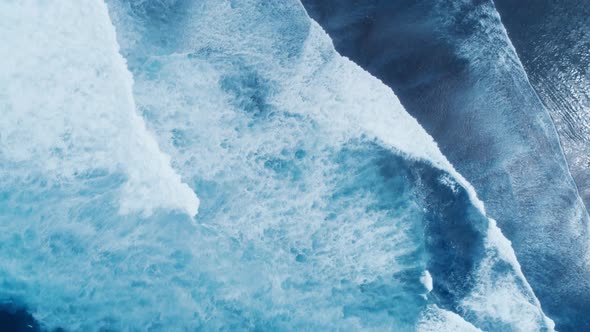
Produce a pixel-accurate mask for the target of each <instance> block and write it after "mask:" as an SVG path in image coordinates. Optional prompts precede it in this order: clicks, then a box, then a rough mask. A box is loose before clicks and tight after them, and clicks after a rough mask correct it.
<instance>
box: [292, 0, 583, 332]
mask: <svg viewBox="0 0 590 332" xmlns="http://www.w3.org/2000/svg"><path fill="white" fill-rule="evenodd" d="M303 3H304V5H305V6H306V9H307V10H308V12H309V13H310V15H311V16H312V17H313V18H315V19H316V20H318V22H319V23H320V24H321V25H322V27H323V28H324V29H326V31H327V32H328V33H329V34H330V36H331V37H332V38H333V40H334V43H335V46H336V49H337V50H338V51H339V52H340V53H342V54H343V55H345V56H348V57H350V58H351V59H352V60H353V61H355V62H356V63H358V64H359V65H361V66H362V67H363V68H365V69H366V70H367V71H369V72H370V73H372V74H373V75H375V76H376V77H378V78H380V79H382V80H383V81H384V82H385V83H386V84H387V85H389V86H390V87H392V88H393V89H394V91H395V92H396V93H397V95H398V96H399V97H400V100H401V102H402V104H403V105H404V106H405V107H406V109H407V110H408V112H409V113H410V114H412V115H413V116H415V117H416V118H417V120H418V121H419V122H420V124H421V125H422V126H424V128H425V129H426V130H427V131H428V132H429V134H431V135H432V136H433V137H434V138H435V140H436V141H437V142H438V144H439V146H440V148H441V150H442V151H443V153H444V154H445V155H446V156H447V157H448V158H449V160H450V161H451V162H452V163H453V164H454V165H455V167H456V168H457V170H458V171H459V172H460V173H462V174H463V175H465V177H466V178H467V179H468V180H469V181H470V182H471V183H473V185H474V187H475V188H476V189H477V191H478V193H479V194H480V196H481V197H482V198H483V200H484V201H485V202H486V206H487V208H488V212H489V214H490V216H492V217H493V218H495V219H496V220H497V221H498V224H499V226H500V227H501V229H502V231H503V232H504V233H505V234H506V236H507V237H508V238H509V239H510V240H511V241H512V245H513V247H514V249H515V251H516V254H517V257H518V259H519V261H520V263H521V264H522V267H523V271H524V274H525V275H526V276H527V279H528V280H529V281H530V282H531V285H532V286H533V288H534V289H535V292H536V293H537V295H538V296H539V298H540V300H541V303H542V304H543V307H544V308H545V309H546V312H548V313H549V315H550V316H551V317H553V318H555V319H556V322H557V328H558V329H559V330H584V329H588V327H589V324H590V320H589V316H588V315H587V313H588V312H590V296H589V295H590V281H589V280H590V278H588V276H589V275H590V266H589V262H590V260H589V247H588V246H589V244H588V240H587V239H588V235H589V234H588V232H589V229H588V214H587V212H586V210H585V207H584V204H583V202H582V201H581V199H580V197H579V195H578V192H577V189H576V186H575V184H574V182H573V180H572V178H571V176H570V174H569V170H568V165H567V163H566V161H565V159H564V157H563V153H562V151H561V148H560V145H559V139H558V136H557V135H556V133H555V129H554V126H553V123H552V121H551V119H550V117H549V115H548V112H547V111H546V109H545V108H544V106H543V104H542V103H541V101H540V100H539V99H538V97H537V95H536V94H535V92H534V90H533V89H532V88H531V86H530V84H529V81H528V79H527V76H526V73H525V72H524V69H523V67H522V65H521V63H520V60H519V59H518V57H517V55H516V53H515V51H514V49H513V47H512V45H511V43H510V41H509V39H508V37H507V35H506V33H505V30H504V27H503V26H502V24H501V22H500V18H499V15H498V13H497V12H496V10H495V7H494V4H493V3H492V2H491V1H453V2H452V3H451V2H448V3H447V2H441V1H430V0H422V1H378V0H375V1H367V2H364V3H363V4H358V3H357V2H356V1H315V0H304V1H303ZM523 6H525V5H523ZM529 7H531V8H532V7H536V4H535V6H529ZM560 22H561V21H560ZM520 23H521V22H518V23H515V24H520ZM523 38H526V39H528V40H529V41H531V42H532V41H533V40H536V39H534V38H532V37H530V36H528V35H527V36H526V37H523ZM555 38H560V37H558V36H557V35H555ZM574 52H575V51H574ZM555 56H558V55H557V54H556V55H555ZM570 114H571V112H570ZM581 123H582V122H580V124H581ZM558 127H559V126H558ZM587 146H588V145H586V147H587ZM567 150H568V148H567V147H566V153H567ZM575 153H579V151H578V152H575ZM584 155H585V154H584V153H580V154H577V156H582V158H583V156H584ZM574 174H576V173H575V172H574Z"/></svg>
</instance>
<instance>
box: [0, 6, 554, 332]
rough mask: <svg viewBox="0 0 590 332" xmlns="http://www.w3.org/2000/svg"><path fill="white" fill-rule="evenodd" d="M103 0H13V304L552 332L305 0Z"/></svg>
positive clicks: (52, 321) (8, 21)
mask: <svg viewBox="0 0 590 332" xmlns="http://www.w3.org/2000/svg"><path fill="white" fill-rule="evenodd" d="M108 6H109V8H108V9H109V13H110V18H109V15H108V14H107V9H106V7H105V5H104V3H102V2H101V1H99V0H84V1H76V2H71V3H59V4H57V3H52V4H49V3H43V4H41V3H39V2H36V1H24V2H5V3H3V4H2V5H0V9H1V10H0V13H1V14H0V15H1V18H2V19H1V20H0V22H2V23H0V31H1V32H0V33H1V34H2V35H1V36H2V40H5V39H6V40H9V41H10V42H11V44H10V46H11V47H10V48H4V49H3V50H2V52H3V53H2V58H3V61H2V64H1V66H2V72H3V73H4V72H6V73H9V76H8V79H2V80H1V81H0V84H1V86H2V91H3V92H2V95H0V97H1V99H0V101H1V102H2V104H1V107H2V108H1V110H2V112H3V114H2V115H3V116H2V119H1V120H0V128H2V132H1V133H2V136H1V137H0V139H1V140H0V144H1V145H0V147H1V150H0V158H1V159H0V160H1V164H0V165H1V167H0V172H1V175H2V176H1V180H0V181H2V183H1V184H2V186H1V191H0V227H2V229H1V232H0V245H1V250H0V255H1V257H2V262H3V263H2V264H0V280H1V282H0V300H2V301H4V302H5V303H12V304H14V305H18V306H23V307H26V308H27V309H28V310H29V311H30V312H31V313H32V314H33V316H34V317H35V318H36V319H37V321H39V323H40V324H41V326H42V327H44V328H47V329H54V328H58V327H60V328H63V329H66V330H124V331H128V330H131V331H134V330H142V331H143V330H152V331H159V330H172V331H180V330H194V329H201V330H379V331H382V330H396V331H399V330H402V331H403V330H410V331H411V330H424V331H444V330H449V331H453V330H457V329H461V330H466V331H467V330H475V331H477V330H478V329H483V330H502V331H509V330H514V331H537V330H543V329H545V330H551V329H552V326H553V323H552V321H551V320H549V319H548V318H546V317H545V316H544V314H543V312H542V310H541V308H540V305H539V303H538V301H537V299H536V297H535V295H534V294H533V292H532V290H531V289H530V287H529V285H528V283H527V281H526V280H525V279H524V277H523V275H522V273H521V272H520V267H519V264H518V262H517V261H516V259H515V257H514V254H513V251H512V248H511V246H510V243H509V242H508V241H507V240H506V239H505V238H504V237H503V236H502V234H501V232H500V231H499V229H498V228H497V227H496V226H495V223H494V221H493V220H490V219H488V218H487V217H486V216H485V211H484V209H483V204H482V203H481V202H480V201H479V200H478V199H477V197H476V195H475V192H474V191H473V189H472V188H471V187H470V186H469V184H468V183H467V182H466V181H465V180H464V179H463V178H462V177H461V176H460V175H459V174H458V173H457V172H456V171H455V170H454V169H453V167H452V166H451V165H450V164H449V163H448V161H447V160H446V158H445V157H444V156H443V155H442V154H441V153H440V151H439V150H438V148H437V146H436V144H435V143H434V141H433V140H432V138H431V137H430V136H428V135H427V134H426V132H425V131H424V130H423V129H422V128H421V127H420V126H419V125H418V123H417V122H416V121H415V120H414V119H413V118H412V117H410V116H409V115H408V114H407V113H406V112H405V111H404V109H403V107H402V106H401V105H400V103H399V101H398V99H397V97H396V96H395V95H394V94H393V92H392V91H391V90H390V89H389V88H387V87H386V86H384V85H383V84H382V83H381V82H380V81H378V80H377V79H375V78H373V77H372V76H371V75H369V74H368V73H366V72H365V71H363V70H362V69H361V68H359V67H358V66H356V65H355V64H353V63H352V62H350V61H348V60H347V59H345V58H343V57H341V56H340V55H339V54H338V53H336V52H335V51H334V49H333V47H332V44H331V41H330V39H329V38H328V37H327V35H326V34H325V33H324V32H323V31H322V30H321V28H319V26H318V25H317V24H315V23H314V22H313V21H312V20H310V19H309V17H308V16H307V15H306V13H305V11H304V10H303V8H302V6H301V4H300V3H298V2H296V1H282V2H268V1H252V0H250V1H224V2H220V1H199V2H193V1H173V0H170V1H130V0H120V1H119V0H111V1H109V2H108ZM111 19H112V22H113V23H114V25H115V26H116V38H117V39H118V42H119V44H120V45H121V50H120V53H121V54H122V55H123V56H124V57H125V58H126V59H127V62H128V68H129V70H130V72H131V73H132V75H133V77H134V80H135V82H134V83H132V80H131V76H130V74H129V71H127V68H126V67H125V62H124V61H123V59H122V58H121V56H120V55H119V49H118V46H117V43H116V42H115V30H114V28H113V26H112V24H111ZM8 49H10V50H9V51H7V50H8ZM23 64H24V65H23ZM138 114H139V115H140V116H138ZM5 115H6V116H5ZM152 135H153V136H152ZM168 156H170V157H168ZM189 187H190V189H189ZM194 192H196V193H198V194H199V198H200V199H201V205H200V207H199V214H197V215H196V216H194V214H195V213H196V211H197V207H198V205H199V200H198V199H197V197H196V195H195V194H194Z"/></svg>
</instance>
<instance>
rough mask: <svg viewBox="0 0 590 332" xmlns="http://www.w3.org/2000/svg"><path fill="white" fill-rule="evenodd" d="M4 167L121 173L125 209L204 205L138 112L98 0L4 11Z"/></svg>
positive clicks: (191, 209) (0, 16) (67, 174)
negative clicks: (16, 165)
mask: <svg viewBox="0 0 590 332" xmlns="http://www.w3.org/2000/svg"><path fill="white" fill-rule="evenodd" d="M0 21H1V22H2V23H0V24H1V26H0V34H1V38H0V40H2V43H3V47H2V49H1V50H0V58H2V61H0V72H2V80H1V81H0V84H1V88H2V92H1V94H2V95H1V97H0V103H1V104H0V109H1V110H2V119H1V120H0V133H1V135H2V137H1V140H0V151H1V153H2V158H3V159H4V161H3V162H18V163H24V164H25V165H27V166H29V167H33V166H34V167H36V168H38V169H39V170H41V171H42V172H43V173H44V174H46V175H47V176H48V177H49V178H51V179H56V181H60V179H61V178H71V177H73V176H74V175H76V174H80V173H84V172H87V171H88V170H92V169H107V170H109V171H111V172H112V171H116V170H122V171H123V172H124V173H125V174H126V175H127V177H128V181H127V183H126V184H125V187H124V188H123V191H122V197H121V212H122V213H131V212H136V211H142V212H143V213H145V214H151V213H152V211H154V210H155V209H157V208H174V209H181V210H184V211H186V212H187V213H189V214H190V215H194V214H196V212H197V208H198V199H197V198H196V196H195V194H194V193H193V192H192V190H190V188H189V187H188V186H187V185H186V184H183V183H182V182H181V180H180V177H179V176H178V175H177V174H176V173H175V172H174V171H173V170H172V168H170V166H169V157H167V156H166V155H164V154H162V153H161V152H160V151H159V150H158V146H157V144H156V142H155V140H154V139H153V138H152V137H151V136H150V135H149V134H148V133H147V131H146V129H145V126H144V124H143V120H142V119H141V118H140V117H139V116H138V115H137V114H136V112H135V104H134V100H133V96H132V91H131V90H132V83H133V82H132V78H131V75H130V74H129V72H128V71H127V69H126V67H125V62H124V60H123V58H122V57H121V56H120V55H119V53H118V45H117V42H116V37H115V32H114V28H113V26H112V24H111V23H110V20H109V17H108V12H107V9H106V6H105V5H104V3H102V1H94V0H92V1H91V0H88V1H77V2H75V3H68V4H66V3H50V2H43V3H39V2H36V1H17V2H14V1H9V2H3V3H2V4H0Z"/></svg>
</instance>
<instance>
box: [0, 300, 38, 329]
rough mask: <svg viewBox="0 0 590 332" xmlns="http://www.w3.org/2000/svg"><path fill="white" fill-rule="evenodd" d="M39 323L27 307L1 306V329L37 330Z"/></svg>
mask: <svg viewBox="0 0 590 332" xmlns="http://www.w3.org/2000/svg"><path fill="white" fill-rule="evenodd" d="M40 330H41V329H40V327H39V324H38V323H37V322H36V321H35V319H34V318H33V317H32V316H31V314H29V313H28V312H27V311H26V310H25V309H22V308H15V307H13V306H11V305H1V306H0V331H3V332H4V331H6V332H37V331H40Z"/></svg>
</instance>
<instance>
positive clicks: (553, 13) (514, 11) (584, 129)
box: [495, 0, 590, 206]
mask: <svg viewBox="0 0 590 332" xmlns="http://www.w3.org/2000/svg"><path fill="white" fill-rule="evenodd" d="M495 3H496V7H497V8H498V11H499V12H500V15H501V16H502V22H503V23H504V25H505V26H506V29H507V30H508V35H509V36H510V39H511V40H512V43H513V44H514V46H515V48H516V52H517V53H518V55H519V57H520V59H521V60H522V63H523V65H524V67H525V68H526V71H527V75H528V77H529V79H530V81H531V84H532V85H533V87H534V88H535V90H536V91H537V93H538V94H539V97H541V99H542V100H543V103H544V104H545V105H546V107H547V109H548V110H549V112H550V113H551V116H552V117H553V120H554V122H555V124H556V127H557V130H558V133H559V136H560V140H561V144H562V146H563V149H564V152H565V155H566V157H567V160H568V163H569V166H570V170H571V173H572V176H573V177H574V180H575V181H576V184H577V185H578V189H579V191H580V195H581V196H582V199H583V200H584V202H585V203H586V206H590V33H589V32H588V29H589V28H590V7H589V6H588V3H587V1H580V0H560V1H553V0H537V1H535V2H534V5H533V6H531V5H530V4H529V3H526V2H522V1H510V0H496V1H495Z"/></svg>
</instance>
